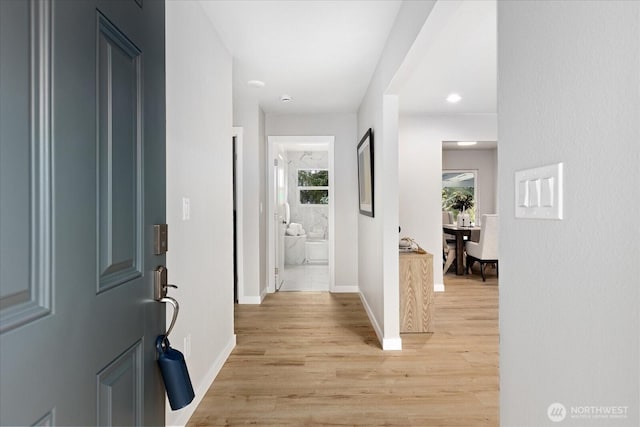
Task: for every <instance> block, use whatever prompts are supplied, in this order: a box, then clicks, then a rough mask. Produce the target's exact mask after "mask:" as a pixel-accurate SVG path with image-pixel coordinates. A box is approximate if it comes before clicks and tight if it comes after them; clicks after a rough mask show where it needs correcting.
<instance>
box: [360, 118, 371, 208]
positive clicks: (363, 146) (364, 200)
mask: <svg viewBox="0 0 640 427" xmlns="http://www.w3.org/2000/svg"><path fill="white" fill-rule="evenodd" d="M373 172H374V171H373V131H372V129H371V128H369V130H367V132H366V133H365V134H364V136H363V137H362V139H361V140H360V142H359V143H358V195H359V204H360V213H361V214H362V215H366V216H370V217H372V218H373V217H374V209H373V206H374V203H373V202H374V200H373V195H374V186H373V183H374V174H373Z"/></svg>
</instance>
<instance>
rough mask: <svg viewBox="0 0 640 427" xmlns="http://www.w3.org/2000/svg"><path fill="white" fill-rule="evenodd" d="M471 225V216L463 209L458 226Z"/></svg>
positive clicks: (459, 215)
mask: <svg viewBox="0 0 640 427" xmlns="http://www.w3.org/2000/svg"><path fill="white" fill-rule="evenodd" d="M470 226H471V216H470V215H469V214H468V213H467V212H466V211H462V212H460V213H459V214H458V227H470Z"/></svg>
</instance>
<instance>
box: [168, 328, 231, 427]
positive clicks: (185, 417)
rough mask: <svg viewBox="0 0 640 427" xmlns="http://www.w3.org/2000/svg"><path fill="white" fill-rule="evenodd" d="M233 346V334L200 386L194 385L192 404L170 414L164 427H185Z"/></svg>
mask: <svg viewBox="0 0 640 427" xmlns="http://www.w3.org/2000/svg"><path fill="white" fill-rule="evenodd" d="M235 346H236V336H235V334H234V335H233V336H232V337H231V339H230V340H229V342H228V343H227V345H226V346H225V348H224V349H223V350H222V353H220V355H219V356H218V357H217V358H216V360H214V361H213V364H212V365H211V368H209V371H208V372H207V373H206V374H205V375H204V377H203V378H202V381H200V384H197V385H196V387H195V390H194V391H195V395H196V396H195V397H194V398H193V402H191V403H190V404H189V405H188V406H187V407H185V408H182V409H180V410H178V411H175V412H172V418H173V421H170V420H167V422H166V423H165V425H166V426H171V427H184V426H186V425H187V423H188V422H189V418H191V416H192V415H193V413H194V412H195V410H196V408H197V407H198V405H199V404H200V402H201V401H202V398H203V397H204V395H205V394H206V393H207V390H209V387H211V384H213V380H215V379H216V377H217V376H218V373H220V370H221V369H222V367H223V366H224V362H226V361H227V359H228V358H229V355H230V354H231V352H232V351H233V348H234V347H235ZM165 406H166V408H167V410H169V409H168V408H169V401H168V400H167V402H166V403H165Z"/></svg>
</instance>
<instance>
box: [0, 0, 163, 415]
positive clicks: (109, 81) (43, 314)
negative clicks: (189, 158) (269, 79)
mask: <svg viewBox="0 0 640 427" xmlns="http://www.w3.org/2000/svg"><path fill="white" fill-rule="evenodd" d="M164 67H165V65H164V2H161V1H157V0H118V1H113V0H83V1H76V0H64V1H60V0H51V1H49V0H43V1H39V0H0V243H1V245H0V425H11V426H21V425H75V426H80V425H82V426H90V425H146V426H151V425H162V424H164V390H163V388H162V382H161V378H160V376H159V373H158V369H157V367H156V362H155V350H154V344H155V337H156V336H157V335H158V334H160V333H162V332H163V330H164V325H165V318H164V310H165V308H164V306H163V305H162V304H159V303H157V302H155V301H154V300H153V284H152V276H153V275H152V274H151V272H152V271H153V270H154V269H155V267H156V266H157V265H160V264H163V263H164V256H155V255H153V253H152V251H153V249H152V247H153V245H152V243H153V239H152V224H160V223H164V222H165V89H164V88H165V74H164V70H165V68H164Z"/></svg>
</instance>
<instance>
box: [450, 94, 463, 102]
mask: <svg viewBox="0 0 640 427" xmlns="http://www.w3.org/2000/svg"><path fill="white" fill-rule="evenodd" d="M461 99H462V97H461V96H460V95H458V94H457V93H452V94H450V95H449V96H447V101H448V102H450V103H452V104H455V103H456V102H458V101H460V100H461Z"/></svg>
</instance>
